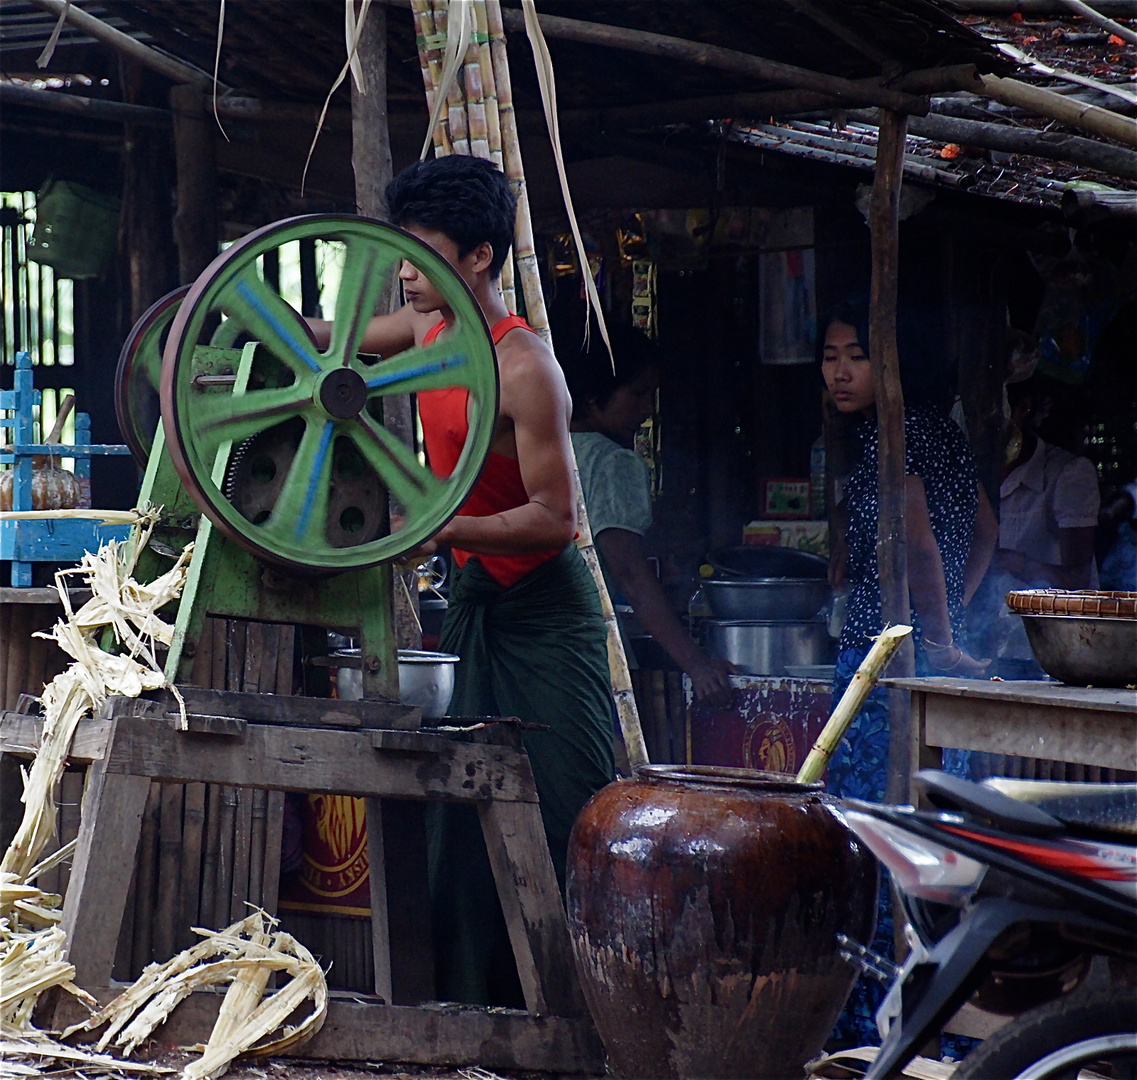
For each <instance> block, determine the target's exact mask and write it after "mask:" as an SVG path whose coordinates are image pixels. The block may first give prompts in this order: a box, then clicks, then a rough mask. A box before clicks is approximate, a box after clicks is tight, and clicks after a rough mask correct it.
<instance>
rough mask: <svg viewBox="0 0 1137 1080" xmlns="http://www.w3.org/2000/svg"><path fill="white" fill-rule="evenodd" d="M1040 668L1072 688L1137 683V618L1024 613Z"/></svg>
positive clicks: (1023, 618) (1024, 621) (1023, 617)
mask: <svg viewBox="0 0 1137 1080" xmlns="http://www.w3.org/2000/svg"><path fill="white" fill-rule="evenodd" d="M1022 620H1023V624H1024V625H1025V627H1026V636H1027V640H1028V641H1029V642H1030V647H1031V649H1032V650H1033V651H1034V656H1035V659H1036V660H1037V661H1038V663H1039V666H1040V667H1041V668H1042V670H1043V671H1045V672H1046V674H1047V675H1049V676H1051V678H1054V679H1058V680H1059V681H1060V682H1064V683H1069V684H1071V685H1072V686H1133V685H1137V619H1117V618H1110V617H1105V618H1083V617H1080V616H1075V615H1023V616H1022Z"/></svg>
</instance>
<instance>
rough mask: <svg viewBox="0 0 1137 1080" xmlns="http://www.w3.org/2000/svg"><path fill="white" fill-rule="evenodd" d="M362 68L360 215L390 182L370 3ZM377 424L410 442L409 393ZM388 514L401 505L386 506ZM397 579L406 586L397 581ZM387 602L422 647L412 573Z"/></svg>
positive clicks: (379, 48) (375, 9)
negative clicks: (381, 423) (390, 600)
mask: <svg viewBox="0 0 1137 1080" xmlns="http://www.w3.org/2000/svg"><path fill="white" fill-rule="evenodd" d="M357 55H358V57H359V61H360V64H361V66H362V69H363V88H362V91H361V90H360V88H359V87H358V86H357V85H356V84H355V80H354V79H353V80H352V84H351V164H352V168H353V169H354V171H355V206H356V209H357V210H358V211H359V213H361V214H363V215H364V217H371V218H380V219H384V218H386V216H387V213H386V205H385V203H384V198H383V195H384V192H385V191H386V189H387V185H388V184H389V183H390V181H391V177H392V175H393V167H392V164H391V136H390V129H389V126H388V116H387V9H386V7H384V6H383V5H382V4H372V5H371V7H370V8H369V9H368V13H367V21H366V22H365V23H364V24H363V30H362V31H361V34H360V39H359V48H358V50H357ZM399 302H400V298H399V296H398V293H397V290H395V289H392V290H391V291H390V292H389V293H387V294H385V295H384V296H381V297H380V298H379V304H378V311H380V312H384V311H394V310H395V308H396V307H398V305H399ZM383 426H384V427H385V428H386V429H387V430H388V431H390V432H391V433H392V434H393V435H395V436H396V438H398V439H401V440H402V442H404V443H405V444H406V445H407V446H412V445H413V444H414V415H413V414H412V411H411V399H410V395H409V394H397V395H392V396H390V397H387V398H384V399H383ZM391 512H392V513H400V512H401V507H398V506H396V505H395V504H394V503H392V505H391ZM400 575H401V577H402V581H403V583H404V584H405V585H406V588H403V586H402V585H401V584H400V582H399V580H398V579H399V577H400ZM394 577H395V580H394V586H395V587H394V592H393V603H394V608H395V636H396V638H397V640H398V644H399V648H401V649H419V648H422V630H421V629H420V627H419V619H418V611H417V607H418V604H417V589H416V582H415V580H414V575H413V574H411V573H408V572H407V571H403V570H399V569H397V568H396V570H395V572H394Z"/></svg>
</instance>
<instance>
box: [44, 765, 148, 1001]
mask: <svg viewBox="0 0 1137 1080" xmlns="http://www.w3.org/2000/svg"><path fill="white" fill-rule="evenodd" d="M107 749H108V751H109V750H110V749H111V748H110V747H109V746H108V748H107ZM149 792H150V779H149V777H146V776H131V775H127V774H124V773H110V774H108V773H107V771H106V758H103V759H102V760H101V761H97V762H95V764H94V765H92V766H91V768H90V770H89V772H88V774H87V790H86V792H85V794H84V796H83V813H82V820H81V824H80V826H79V847H78V850H77V851H76V855H75V865H74V867H73V868H72V870H71V880H70V882H69V883H68V888H67V901H66V903H65V904H64V905H63V923H62V926H63V932H64V934H66V935H67V941H68V951H67V959H68V960H70V961H71V963H72V964H74V965H75V978H76V979H77V980H78V982H79V984H80V985H82V986H109V985H110V980H111V967H112V966H113V964H114V959H115V948H116V946H117V943H118V936H119V930H120V929H121V927H122V916H123V911H124V909H125V907H126V884H127V882H129V881H130V874H131V870H132V869H133V868H134V853H135V851H136V849H137V847H138V839H139V836H140V835H141V831H142V812H143V809H144V808H145V806H146V796H147V795H148V794H149ZM96 823H97V824H98V826H99V827H98V829H97V830H96V828H95V825H96ZM80 911H82V914H83V917H82V919H79V917H78V916H79V913H80Z"/></svg>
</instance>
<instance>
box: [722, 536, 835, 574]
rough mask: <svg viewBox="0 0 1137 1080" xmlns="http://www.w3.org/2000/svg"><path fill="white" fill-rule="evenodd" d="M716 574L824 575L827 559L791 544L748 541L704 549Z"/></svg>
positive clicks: (826, 571)
mask: <svg viewBox="0 0 1137 1080" xmlns="http://www.w3.org/2000/svg"><path fill="white" fill-rule="evenodd" d="M707 563H708V564H709V565H710V566H711V568H712V570H713V573H714V576H715V577H716V578H727V579H733V580H738V579H740V578H828V576H829V562H828V561H827V560H826V559H823V558H822V557H821V556H820V555H814V554H813V553H812V552H809V551H798V550H796V549H795V548H785V547H767V546H765V545H762V544H749V545H744V546H742V547H729V548H718V549H717V550H715V551H711V552H708V554H707Z"/></svg>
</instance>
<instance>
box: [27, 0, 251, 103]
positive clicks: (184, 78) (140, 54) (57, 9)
mask: <svg viewBox="0 0 1137 1080" xmlns="http://www.w3.org/2000/svg"><path fill="white" fill-rule="evenodd" d="M32 3H34V4H35V5H36V6H37V7H40V8H43V10H44V11H49V12H51V14H52V15H55V16H59V15H62V16H64V18H66V20H67V21H68V22H69V23H71V25H72V26H75V27H77V28H78V29H80V30H82V31H83V33H85V34H90V35H91V37H93V38H94V39H95V40H96V41H101V42H102V43H103V44H104V45H109V46H110V47H111V48H112V49H116V50H117V51H118V52H120V53H123V54H125V55H126V56H130V57H133V58H134V59H135V60H137V61H138V62H139V63H140V64H142V65H143V66H144V67H148V68H150V69H151V70H153V71H157V72H158V73H159V74H161V75H165V76H166V78H168V79H171V80H172V81H173V82H176V83H193V84H195V85H197V86H212V85H213V77H212V76H211V75H209V74H207V73H206V72H204V71H199V70H198V69H197V68H195V67H190V66H189V64H183V63H182V62H181V61H180V60H175V59H174V57H172V56H168V55H167V54H166V53H162V52H159V51H158V50H157V49H152V48H150V46H149V45H143V44H142V42H141V41H136V40H135V39H134V38H132V37H131V36H130V35H129V34H124V33H123V32H122V31H121V30H116V29H115V28H114V27H113V26H108V25H107V24H106V23H105V22H103V21H102V20H101V19H96V18H95V16H94V15H91V14H89V13H88V12H86V11H84V10H83V9H82V8H81V7H79V6H78V5H77V4H68V3H65V2H64V0H32ZM217 87H218V89H219V90H227V89H228V87H227V86H225V84H224V83H221V82H219V83H218V84H217Z"/></svg>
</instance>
